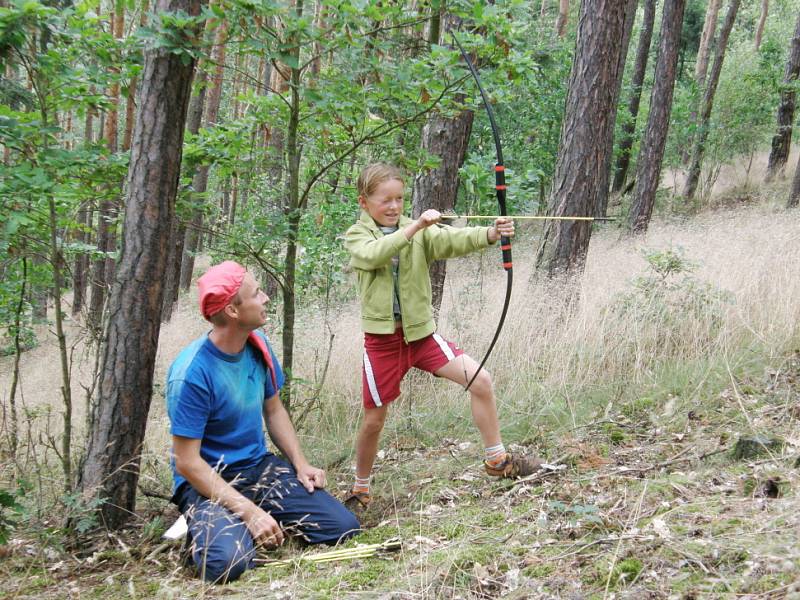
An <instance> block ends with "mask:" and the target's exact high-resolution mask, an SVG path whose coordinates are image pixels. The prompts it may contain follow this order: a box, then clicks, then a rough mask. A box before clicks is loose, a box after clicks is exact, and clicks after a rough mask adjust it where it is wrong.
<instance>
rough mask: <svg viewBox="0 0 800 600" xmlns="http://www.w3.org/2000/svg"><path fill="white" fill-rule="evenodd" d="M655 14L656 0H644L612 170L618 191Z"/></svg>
mask: <svg viewBox="0 0 800 600" xmlns="http://www.w3.org/2000/svg"><path fill="white" fill-rule="evenodd" d="M655 16H656V0H645V3H644V17H643V19H642V30H641V32H640V33H639V44H638V46H637V48H636V62H635V63H634V66H633V75H632V77H631V97H630V98H629V99H628V120H627V121H625V123H623V124H622V139H621V140H620V143H619V154H618V157H617V166H616V168H615V170H614V183H613V185H612V187H611V191H613V192H619V191H621V190H622V188H623V187H624V186H625V178H626V177H627V175H628V167H629V166H630V162H631V148H633V140H634V135H635V133H636V119H637V118H638V116H639V104H640V103H641V101H642V85H643V83H644V76H645V74H646V73H647V59H648V57H649V56H650V42H651V40H652V38H653V23H654V22H655Z"/></svg>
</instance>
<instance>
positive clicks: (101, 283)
mask: <svg viewBox="0 0 800 600" xmlns="http://www.w3.org/2000/svg"><path fill="white" fill-rule="evenodd" d="M124 24H125V8H124V4H123V3H122V2H121V1H119V0H117V1H116V2H115V5H114V11H113V13H112V15H111V31H112V34H113V36H114V38H115V39H118V40H119V39H121V38H122V34H123V29H124ZM110 70H111V71H112V73H115V74H119V67H115V66H112V67H110ZM108 98H109V102H110V108H109V110H108V111H107V113H106V115H105V120H104V130H103V138H104V139H105V140H106V147H107V148H108V151H109V153H111V154H116V153H117V151H118V138H119V133H118V125H119V98H120V93H119V83H117V82H114V83H112V84H111V88H110V89H109V92H108ZM118 210H119V206H118V203H117V202H115V201H114V200H111V199H104V200H103V201H101V203H100V210H99V212H98V214H97V249H98V250H100V251H101V252H104V253H105V256H104V257H103V258H99V259H97V260H95V261H94V262H93V264H92V282H91V284H92V285H91V289H92V294H91V300H90V305H89V324H90V325H91V326H92V327H93V328H94V330H95V331H99V329H100V328H101V326H102V320H103V305H104V304H105V300H106V292H107V290H108V287H109V285H110V282H111V280H112V279H113V274H114V269H115V265H114V259H113V258H111V257H110V256H109V253H111V252H113V251H114V250H115V248H116V245H117V236H116V232H115V228H116V219H117V212H118Z"/></svg>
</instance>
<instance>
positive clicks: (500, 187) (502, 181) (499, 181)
mask: <svg viewBox="0 0 800 600" xmlns="http://www.w3.org/2000/svg"><path fill="white" fill-rule="evenodd" d="M451 35H452V36H453V40H455V42H456V45H457V46H458V49H459V50H460V51H461V56H462V57H464V61H465V62H466V63H467V67H468V68H469V72H470V73H472V77H474V78H475V84H476V85H477V86H478V90H479V91H480V93H481V98H482V99H483V105H484V107H486V114H487V115H489V123H490V124H491V126H492V135H493V136H494V147H495V151H496V154H497V163H496V164H495V167H494V178H495V186H494V188H495V192H496V194H497V203H498V204H499V205H500V216H503V217H505V216H507V215H506V173H505V170H506V168H505V166H504V165H503V148H502V146H501V145H500V131H499V130H498V128H497V123H496V122H495V120H494V112H492V106H491V104H489V98H488V97H487V96H486V92H485V91H484V89H483V86H482V85H481V80H480V78H479V77H478V71H477V70H476V69H475V65H473V64H472V61H471V60H470V59H469V56H467V53H466V52H465V51H464V47H463V46H462V45H461V42H459V41H458V38H457V37H456V34H455V32H451ZM500 249H501V250H502V251H503V268H504V269H505V270H506V275H507V278H506V299H505V301H504V302H503V311H502V312H501V313H500V322H499V323H498V324H497V330H496V331H495V332H494V337H493V338H492V342H491V343H490V344H489V349H488V350H487V351H486V354H485V355H484V357H483V360H481V362H480V364H479V365H478V370H477V371H475V374H474V375H473V376H472V379H470V380H469V383H467V387H465V388H464V391H467V390H469V388H470V386H471V385H472V382H473V381H475V378H476V377H477V376H478V373H480V372H481V369H482V368H483V365H485V364H486V361H487V359H488V358H489V355H490V354H491V353H492V350H493V349H494V345H495V343H496V342H497V338H498V337H500V331H502V329H503V323H504V322H505V320H506V313H507V312H508V304H509V302H510V301H511V288H512V286H513V282H514V270H513V268H514V267H513V263H512V260H511V240H510V239H509V238H508V237H506V236H502V237H501V238H500Z"/></svg>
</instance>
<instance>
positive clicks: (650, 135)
mask: <svg viewBox="0 0 800 600" xmlns="http://www.w3.org/2000/svg"><path fill="white" fill-rule="evenodd" d="M685 6H686V0H665V2H664V12H663V14H662V17H661V39H660V40H659V44H658V59H657V60H656V69H655V75H654V77H653V81H654V83H653V90H652V91H651V93H650V114H649V116H648V118H647V127H646V129H645V132H644V137H643V138H642V143H641V148H640V150H639V158H638V160H637V161H636V188H635V190H634V193H633V203H632V204H631V209H630V213H629V215H628V228H629V232H630V233H644V232H646V231H647V227H648V225H649V224H650V216H651V215H652V214H653V204H655V199H656V190H657V189H658V183H659V181H660V179H661V161H662V160H663V159H664V147H665V145H666V142H667V133H668V131H669V116H670V113H671V112H672V95H673V92H674V90H675V76H676V73H677V67H678V48H679V46H680V37H681V26H682V24H683V11H684V8H685Z"/></svg>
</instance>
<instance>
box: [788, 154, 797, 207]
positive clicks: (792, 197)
mask: <svg viewBox="0 0 800 600" xmlns="http://www.w3.org/2000/svg"><path fill="white" fill-rule="evenodd" d="M798 203H800V159H798V161H797V167H796V168H795V171H794V178H793V179H792V189H791V191H790V192H789V201H788V202H787V203H786V208H797V205H798Z"/></svg>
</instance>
